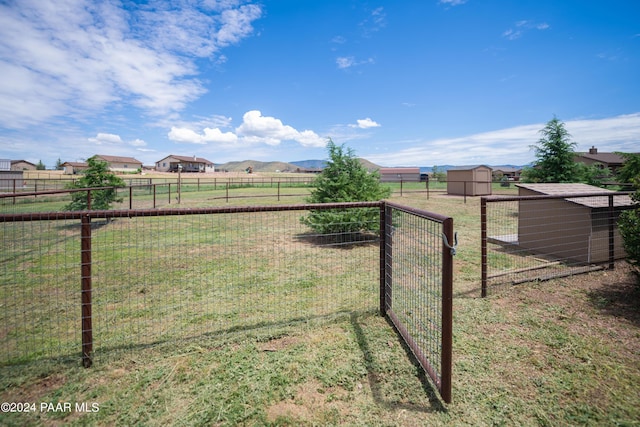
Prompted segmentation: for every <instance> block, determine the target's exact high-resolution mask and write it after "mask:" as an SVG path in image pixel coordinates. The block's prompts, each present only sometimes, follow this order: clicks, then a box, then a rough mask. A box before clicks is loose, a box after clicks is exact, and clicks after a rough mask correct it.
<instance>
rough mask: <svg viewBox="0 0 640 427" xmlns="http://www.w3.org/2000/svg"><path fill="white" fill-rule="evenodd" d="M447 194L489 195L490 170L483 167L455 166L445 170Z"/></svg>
mask: <svg viewBox="0 0 640 427" xmlns="http://www.w3.org/2000/svg"><path fill="white" fill-rule="evenodd" d="M447 194H453V195H459V196H488V195H490V194H491V168H490V167H489V166H485V165H475V166H456V167H454V168H450V169H449V170H447Z"/></svg>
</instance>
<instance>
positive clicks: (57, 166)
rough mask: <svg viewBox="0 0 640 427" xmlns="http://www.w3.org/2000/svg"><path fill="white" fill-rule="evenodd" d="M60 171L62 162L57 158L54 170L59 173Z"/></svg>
mask: <svg viewBox="0 0 640 427" xmlns="http://www.w3.org/2000/svg"><path fill="white" fill-rule="evenodd" d="M62 169H63V167H62V160H60V157H58V160H56V170H57V171H61V170H62Z"/></svg>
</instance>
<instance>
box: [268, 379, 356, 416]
mask: <svg viewBox="0 0 640 427" xmlns="http://www.w3.org/2000/svg"><path fill="white" fill-rule="evenodd" d="M358 388H362V385H361V384H359V385H358ZM348 395H349V392H348V391H346V390H344V389H341V388H336V387H331V388H326V387H323V386H322V384H320V383H319V382H316V381H309V382H306V383H304V384H302V385H300V386H299V387H298V389H297V391H296V392H295V393H294V396H293V397H292V398H291V399H289V400H285V401H281V402H278V403H276V404H274V405H272V406H270V407H269V408H267V420H268V421H269V422H275V421H277V420H278V419H282V418H285V419H288V420H289V421H294V422H295V421H297V422H302V421H306V420H310V419H323V418H324V417H323V414H329V413H333V414H339V415H340V416H342V417H344V416H346V415H348V414H349V406H350V402H348V401H347V400H348V398H347V397H348Z"/></svg>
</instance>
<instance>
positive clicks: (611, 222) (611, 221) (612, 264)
mask: <svg viewBox="0 0 640 427" xmlns="http://www.w3.org/2000/svg"><path fill="white" fill-rule="evenodd" d="M614 215H615V211H614V208H613V196H612V195H609V221H608V222H609V270H613V269H614V268H615V257H616V254H615V252H616V249H615V242H614V238H615V237H614V229H615V227H614V223H615V221H614Z"/></svg>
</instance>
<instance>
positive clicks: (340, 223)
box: [301, 139, 391, 234]
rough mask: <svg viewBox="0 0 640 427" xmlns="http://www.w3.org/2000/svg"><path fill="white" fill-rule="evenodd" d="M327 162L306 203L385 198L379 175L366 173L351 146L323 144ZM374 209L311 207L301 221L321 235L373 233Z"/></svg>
mask: <svg viewBox="0 0 640 427" xmlns="http://www.w3.org/2000/svg"><path fill="white" fill-rule="evenodd" d="M327 149H328V151H329V161H328V162H327V165H326V167H325V168H324V169H323V170H322V173H321V174H320V175H318V177H317V178H316V180H315V182H314V189H313V190H312V191H311V195H310V196H309V197H308V198H307V199H306V201H307V202H309V203H339V202H371V201H378V200H382V199H384V198H386V197H389V195H390V194H391V189H390V188H388V187H384V186H382V185H380V175H379V174H378V173H377V172H369V171H367V169H366V168H365V167H364V166H363V165H362V163H360V161H359V160H358V159H357V158H356V157H355V155H354V153H353V151H352V150H351V149H347V150H346V151H345V149H344V146H338V145H335V143H334V142H333V141H332V140H331V139H329V142H328V144H327ZM378 218H379V211H378V209H375V208H374V209H347V210H313V211H311V212H310V213H309V215H307V216H304V217H302V218H301V221H302V223H304V224H306V225H308V226H309V227H311V228H312V229H313V230H314V231H316V232H318V233H321V234H332V233H354V232H367V231H372V232H377V231H378V230H379V228H380V224H379V221H378Z"/></svg>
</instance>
